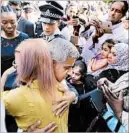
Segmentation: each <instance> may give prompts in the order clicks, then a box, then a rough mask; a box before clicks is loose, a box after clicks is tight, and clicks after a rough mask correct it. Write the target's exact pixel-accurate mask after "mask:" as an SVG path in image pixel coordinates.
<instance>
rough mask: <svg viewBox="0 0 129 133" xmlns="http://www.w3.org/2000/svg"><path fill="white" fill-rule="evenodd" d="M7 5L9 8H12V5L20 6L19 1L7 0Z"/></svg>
mask: <svg viewBox="0 0 129 133" xmlns="http://www.w3.org/2000/svg"><path fill="white" fill-rule="evenodd" d="M8 4H9V5H10V6H12V5H15V6H18V5H19V6H21V1H20V0H9V2H8Z"/></svg>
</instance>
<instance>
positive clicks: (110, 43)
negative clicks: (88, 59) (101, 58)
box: [102, 39, 116, 49]
mask: <svg viewBox="0 0 129 133" xmlns="http://www.w3.org/2000/svg"><path fill="white" fill-rule="evenodd" d="M104 44H107V46H108V47H109V48H110V49H111V48H112V47H113V46H114V45H115V44H116V42H115V41H114V40H113V39H107V40H106V41H105V42H104V43H103V44H102V48H103V45H104Z"/></svg>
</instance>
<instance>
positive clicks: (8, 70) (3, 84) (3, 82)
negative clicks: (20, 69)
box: [1, 66, 16, 91]
mask: <svg viewBox="0 0 129 133" xmlns="http://www.w3.org/2000/svg"><path fill="white" fill-rule="evenodd" d="M15 71H16V69H15V68H14V67H13V66H12V67H10V68H9V69H7V70H6V71H5V72H4V73H3V75H2V77H1V91H4V86H5V83H6V80H7V77H8V75H10V74H11V73H13V72H15Z"/></svg>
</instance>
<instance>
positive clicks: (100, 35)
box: [82, 1, 128, 62]
mask: <svg viewBox="0 0 129 133" xmlns="http://www.w3.org/2000/svg"><path fill="white" fill-rule="evenodd" d="M127 10H128V3H127V1H115V2H113V3H112V5H111V8H110V10H109V14H108V21H109V22H111V25H110V30H111V32H112V33H111V32H110V33H109V32H108V31H107V28H105V27H104V26H102V23H100V22H99V21H97V20H92V21H91V22H90V23H89V25H88V27H87V30H88V29H89V28H90V27H91V26H93V27H94V28H95V29H94V32H93V33H92V35H91V36H90V37H89V39H88V40H87V42H86V44H85V45H84V49H83V51H82V56H83V58H84V59H85V62H87V61H88V60H89V59H91V58H92V57H94V56H95V55H96V54H97V53H98V52H99V51H100V48H101V45H102V43H103V42H104V41H105V40H107V39H114V40H118V41H121V40H123V39H124V38H125V34H124V32H123V31H124V28H123V26H122V22H121V19H122V18H123V17H124V16H125V14H126V12H127ZM108 21H106V23H107V24H109V22H108ZM104 28H105V29H104ZM108 28H109V27H108ZM83 35H84V34H83Z"/></svg>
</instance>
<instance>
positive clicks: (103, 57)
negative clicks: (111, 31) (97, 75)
mask: <svg viewBox="0 0 129 133" xmlns="http://www.w3.org/2000/svg"><path fill="white" fill-rule="evenodd" d="M114 44H115V42H114V41H113V40H112V39H108V40H106V41H105V42H104V43H103V44H102V50H101V53H100V54H98V55H97V56H96V57H94V58H92V59H91V60H90V62H89V64H88V72H95V71H97V70H99V69H103V68H105V67H107V65H108V54H109V53H110V52H111V48H112V47H113V45H114Z"/></svg>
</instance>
